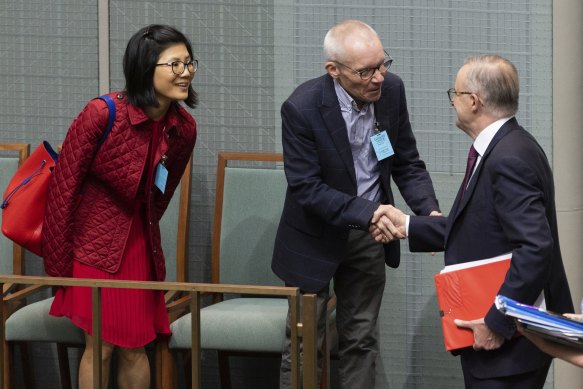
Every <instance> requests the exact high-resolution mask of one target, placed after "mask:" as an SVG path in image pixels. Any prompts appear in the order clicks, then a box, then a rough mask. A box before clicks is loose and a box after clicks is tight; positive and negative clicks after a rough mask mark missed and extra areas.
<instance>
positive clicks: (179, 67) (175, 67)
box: [156, 59, 198, 76]
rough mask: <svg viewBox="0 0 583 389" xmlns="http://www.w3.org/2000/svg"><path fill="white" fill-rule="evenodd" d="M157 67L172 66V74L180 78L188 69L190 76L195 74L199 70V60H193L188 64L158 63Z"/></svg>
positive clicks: (178, 62) (177, 62) (176, 62)
mask: <svg viewBox="0 0 583 389" xmlns="http://www.w3.org/2000/svg"><path fill="white" fill-rule="evenodd" d="M156 66H171V67H172V73H174V74H176V75H177V76H180V75H181V74H182V73H184V69H188V71H189V72H190V74H194V73H195V72H196V70H197V69H198V60H196V59H193V60H191V61H188V62H182V61H172V62H166V63H157V64H156Z"/></svg>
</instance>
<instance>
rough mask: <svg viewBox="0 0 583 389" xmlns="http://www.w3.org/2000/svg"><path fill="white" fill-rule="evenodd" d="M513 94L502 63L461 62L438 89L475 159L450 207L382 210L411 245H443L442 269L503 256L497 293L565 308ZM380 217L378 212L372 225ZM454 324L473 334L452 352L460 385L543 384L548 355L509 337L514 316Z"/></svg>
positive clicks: (549, 196)
mask: <svg viewBox="0 0 583 389" xmlns="http://www.w3.org/2000/svg"><path fill="white" fill-rule="evenodd" d="M518 94H519V83H518V73H517V71H516V68H515V67H514V65H513V64H512V63H511V62H510V61H508V60H506V59H504V58H502V57H499V56H495V55H483V56H475V57H470V58H468V59H467V60H466V61H465V63H464V65H463V66H462V68H461V69H460V70H459V72H458V74H457V78H456V82H455V88H452V89H450V90H449V91H448V95H449V98H450V101H451V103H452V105H453V107H454V109H455V111H456V114H457V120H456V125H457V126H458V127H459V128H460V129H461V130H462V131H464V132H465V133H467V134H468V135H469V136H470V137H471V138H472V139H473V140H474V142H473V145H472V148H473V149H474V150H475V151H477V153H474V154H475V156H477V159H476V161H475V162H474V163H473V164H472V165H470V166H468V173H467V177H468V178H466V179H464V182H463V184H462V187H461V188H460V190H459V193H458V195H457V198H456V200H455V202H454V204H453V206H452V210H451V213H450V214H449V216H448V217H447V218H443V217H434V218H427V217H417V216H411V217H406V216H404V215H403V214H399V213H398V212H396V211H391V212H389V217H390V218H391V219H392V221H393V222H394V223H395V225H397V226H399V227H400V228H405V230H402V231H406V233H407V234H408V239H409V245H410V249H411V251H443V250H445V264H446V265H452V264H456V263H461V262H469V261H475V260H479V259H484V258H490V257H495V256H498V255H501V254H505V253H512V259H511V265H510V269H509V270H508V272H507V274H506V277H505V279H504V282H503V284H502V286H501V287H500V291H499V294H502V295H504V296H507V297H510V298H512V299H514V300H517V301H520V302H522V303H526V304H534V303H535V302H537V301H538V302H542V303H543V304H545V305H546V307H547V309H549V310H552V311H556V312H573V302H572V300H571V294H570V291H569V285H568V283H567V278H566V276H565V269H564V267H563V262H562V259H561V251H560V247H559V236H558V229H557V217H556V209H555V194H554V185H553V176H552V172H551V168H550V166H549V163H548V161H547V158H546V156H545V153H544V152H543V150H542V149H541V147H540V146H539V145H538V143H537V142H536V140H535V139H534V137H533V136H532V135H530V134H529V133H528V132H526V131H525V130H524V129H523V128H522V127H521V126H520V125H519V124H518V122H517V121H516V118H515V117H514V115H515V114H516V111H517V110H518ZM472 153H473V152H472ZM384 217H385V216H382V215H381V213H380V212H379V213H377V214H375V216H374V217H373V222H376V221H377V219H382V218H384ZM407 223H408V229H407V228H406V226H407ZM381 231H382V227H381V228H379V229H378V230H376V232H375V233H373V235H375V234H378V233H379V232H381ZM377 239H378V240H381V239H382V237H381V236H378V237H377ZM456 324H457V325H458V326H459V327H463V328H467V329H470V330H472V331H473V333H474V345H473V348H472V347H469V348H466V349H463V350H461V364H462V369H463V373H464V381H465V384H466V387H468V388H484V389H485V388H487V389H492V388H494V389H496V388H542V387H543V385H544V381H545V378H546V376H547V372H548V369H549V366H550V363H551V357H550V356H548V355H547V354H545V353H543V352H541V351H540V350H539V349H537V347H536V346H534V345H533V344H532V343H531V342H530V341H528V339H526V338H525V337H516V336H515V335H516V327H515V325H514V322H513V321H512V320H511V319H509V318H507V317H505V316H504V315H502V314H501V313H500V312H498V310H497V309H496V307H495V306H494V305H492V307H491V309H490V310H489V311H488V312H485V317H483V318H476V320H471V321H462V320H457V321H456Z"/></svg>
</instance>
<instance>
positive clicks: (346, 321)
mask: <svg viewBox="0 0 583 389" xmlns="http://www.w3.org/2000/svg"><path fill="white" fill-rule="evenodd" d="M384 288H385V260H384V250H383V246H382V244H380V243H377V242H375V241H374V240H373V239H372V237H371V236H370V234H369V233H368V232H365V231H356V230H353V231H351V232H350V235H349V241H348V249H347V253H346V256H345V257H344V258H342V261H341V263H340V265H339V266H338V269H337V270H336V273H335V274H334V293H335V294H336V299H337V303H336V328H337V330H338V354H339V359H340V360H339V378H340V388H341V389H363V388H367V389H369V388H370V389H373V388H374V387H375V374H376V372H375V364H376V358H377V355H378V353H379V345H378V338H379V330H378V323H377V319H378V316H379V310H380V306H381V301H382V298H383V292H384ZM328 299H329V288H328V287H326V288H324V289H323V290H322V291H320V292H319V293H318V298H317V302H316V310H317V316H318V326H317V327H318V380H319V379H320V372H321V366H322V354H321V345H322V342H323V338H324V335H325V330H326V328H325V321H326V317H325V315H326V303H327V301H328ZM290 336H291V328H290V314H289V312H288V318H287V325H286V340H285V343H284V350H283V353H282V361H281V368H280V389H291V354H290V349H291V339H290ZM318 384H319V382H318Z"/></svg>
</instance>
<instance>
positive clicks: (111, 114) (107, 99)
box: [97, 95, 115, 151]
mask: <svg viewBox="0 0 583 389" xmlns="http://www.w3.org/2000/svg"><path fill="white" fill-rule="evenodd" d="M99 98H100V99H101V100H103V101H105V103H106V104H107V108H108V110H109V119H108V120H107V127H105V131H104V132H103V135H101V138H99V143H98V145H99V147H98V148H97V150H98V151H99V148H100V147H101V145H102V144H103V142H105V138H107V136H108V135H109V133H110V132H111V129H112V128H113V122H114V121H115V102H114V101H113V99H112V98H111V97H109V96H108V95H103V96H99Z"/></svg>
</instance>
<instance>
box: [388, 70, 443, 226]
mask: <svg viewBox="0 0 583 389" xmlns="http://www.w3.org/2000/svg"><path fill="white" fill-rule="evenodd" d="M396 98H397V99H398V101H399V112H398V117H399V123H398V131H397V134H398V137H397V141H396V142H395V143H394V145H393V147H394V150H395V159H394V162H393V165H392V167H391V176H392V177H393V181H395V184H396V185H397V187H398V188H399V191H400V192H401V195H402V196H403V199H404V200H405V201H406V202H407V205H408V206H409V208H411V210H412V211H413V212H414V213H415V214H416V215H424V216H426V215H429V214H430V213H431V212H432V211H439V204H438V201H437V197H436V196H435V191H434V189H433V182H432V181H431V177H430V176H429V172H428V171H427V169H426V168H425V162H423V161H422V160H421V159H419V151H418V150H417V141H416V140H415V136H414V135H413V130H412V129H411V123H410V121H409V112H408V110H407V100H406V97H405V86H404V85H403V81H402V80H400V79H399V86H398V96H396Z"/></svg>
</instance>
